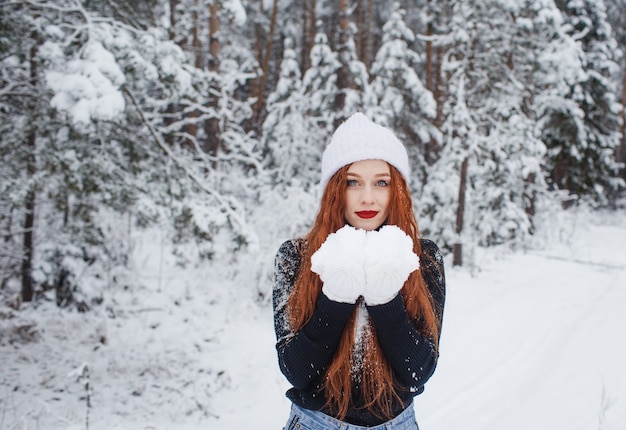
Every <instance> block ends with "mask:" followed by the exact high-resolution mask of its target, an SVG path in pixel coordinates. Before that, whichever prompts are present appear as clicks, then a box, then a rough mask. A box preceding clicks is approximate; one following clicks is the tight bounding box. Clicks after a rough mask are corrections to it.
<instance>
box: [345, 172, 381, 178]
mask: <svg viewBox="0 0 626 430" xmlns="http://www.w3.org/2000/svg"><path fill="white" fill-rule="evenodd" d="M347 175H348V176H356V177H357V178H360V177H361V175H359V174H358V173H354V172H348V173H347ZM374 177H376V178H380V177H387V178H390V177H391V174H390V173H375V174H374Z"/></svg>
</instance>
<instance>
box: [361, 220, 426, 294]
mask: <svg viewBox="0 0 626 430" xmlns="http://www.w3.org/2000/svg"><path fill="white" fill-rule="evenodd" d="M418 268H419V257H418V256H417V255H415V253H414V252H413V240H412V239H411V237H410V236H408V235H407V234H406V233H405V232H404V231H402V229H400V228H399V227H397V226H395V225H385V226H383V227H382V228H381V229H380V230H378V231H368V232H367V239H366V241H365V280H366V284H365V291H364V292H363V297H364V298H365V303H366V304H368V305H372V306H373V305H381V304H383V303H387V302H389V301H391V299H393V298H394V297H395V296H396V294H398V291H400V289H401V288H402V286H403V285H404V283H405V282H406V280H407V279H408V278H409V275H410V274H411V273H412V272H413V271H415V270H417V269H418Z"/></svg>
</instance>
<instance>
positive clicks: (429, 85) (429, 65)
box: [424, 0, 434, 93]
mask: <svg viewBox="0 0 626 430" xmlns="http://www.w3.org/2000/svg"><path fill="white" fill-rule="evenodd" d="M428 8H429V9H430V0H429V1H428ZM432 35H433V22H432V18H431V19H430V20H429V21H428V23H427V24H426V47H425V50H426V64H425V65H424V67H425V69H426V70H425V73H426V76H425V78H424V80H425V81H426V82H425V83H426V89H427V90H429V91H430V92H432V93H434V88H433V42H432V40H430V37H431V36H432Z"/></svg>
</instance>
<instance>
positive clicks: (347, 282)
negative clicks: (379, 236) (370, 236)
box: [311, 225, 366, 303]
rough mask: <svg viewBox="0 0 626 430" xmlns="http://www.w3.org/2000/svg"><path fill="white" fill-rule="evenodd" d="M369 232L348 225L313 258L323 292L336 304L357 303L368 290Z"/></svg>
mask: <svg viewBox="0 0 626 430" xmlns="http://www.w3.org/2000/svg"><path fill="white" fill-rule="evenodd" d="M365 239H366V235H365V230H360V229H359V230H357V229H355V228H354V227H352V226H349V225H345V226H343V227H342V228H340V229H339V230H337V231H336V232H335V233H331V234H329V235H328V237H327V238H326V241H325V242H324V243H323V244H322V246H320V248H319V249H318V250H317V251H316V252H315V253H314V254H313V255H312V256H311V270H312V271H313V272H315V273H317V274H318V275H319V276H320V278H321V279H322V282H324V285H323V286H322V292H323V293H324V294H326V296H327V297H328V298H329V299H331V300H334V301H336V302H342V303H356V300H357V299H358V298H359V296H361V295H362V294H363V290H364V288H365Z"/></svg>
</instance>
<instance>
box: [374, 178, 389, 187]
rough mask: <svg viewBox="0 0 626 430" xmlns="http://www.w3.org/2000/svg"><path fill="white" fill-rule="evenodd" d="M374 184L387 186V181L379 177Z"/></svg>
mask: <svg viewBox="0 0 626 430" xmlns="http://www.w3.org/2000/svg"><path fill="white" fill-rule="evenodd" d="M376 186H377V187H388V186H389V181H388V180H386V179H381V180H380V181H378V182H376Z"/></svg>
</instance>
